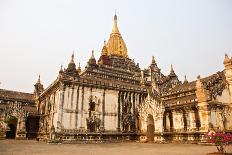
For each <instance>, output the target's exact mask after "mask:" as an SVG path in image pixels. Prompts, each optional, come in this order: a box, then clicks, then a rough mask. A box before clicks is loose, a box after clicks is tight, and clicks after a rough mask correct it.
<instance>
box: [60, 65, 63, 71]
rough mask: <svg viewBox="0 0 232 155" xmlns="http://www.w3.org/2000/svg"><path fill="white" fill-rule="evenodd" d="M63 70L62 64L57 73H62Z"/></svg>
mask: <svg viewBox="0 0 232 155" xmlns="http://www.w3.org/2000/svg"><path fill="white" fill-rule="evenodd" d="M62 72H63V65H60V71H59V73H62Z"/></svg>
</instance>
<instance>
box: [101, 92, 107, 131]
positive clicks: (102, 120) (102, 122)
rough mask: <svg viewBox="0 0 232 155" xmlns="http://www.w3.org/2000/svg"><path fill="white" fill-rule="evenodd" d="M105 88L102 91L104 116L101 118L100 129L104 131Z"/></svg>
mask: <svg viewBox="0 0 232 155" xmlns="http://www.w3.org/2000/svg"><path fill="white" fill-rule="evenodd" d="M105 91H106V90H105V89H104V91H103V93H102V115H101V116H102V118H101V125H100V130H101V131H104V130H105V96H106V94H105Z"/></svg>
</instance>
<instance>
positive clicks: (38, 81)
mask: <svg viewBox="0 0 232 155" xmlns="http://www.w3.org/2000/svg"><path fill="white" fill-rule="evenodd" d="M40 82H41V81H40V74H39V78H38V80H37V83H40Z"/></svg>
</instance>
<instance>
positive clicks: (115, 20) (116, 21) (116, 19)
mask: <svg viewBox="0 0 232 155" xmlns="http://www.w3.org/2000/svg"><path fill="white" fill-rule="evenodd" d="M112 33H119V30H118V18H117V15H116V12H115V15H114V26H113V30H112Z"/></svg>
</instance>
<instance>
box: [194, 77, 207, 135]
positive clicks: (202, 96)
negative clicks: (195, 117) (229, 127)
mask: <svg viewBox="0 0 232 155" xmlns="http://www.w3.org/2000/svg"><path fill="white" fill-rule="evenodd" d="M196 96H197V100H198V109H199V110H198V112H199V118H200V123H201V127H200V131H202V132H208V130H209V114H210V113H209V110H208V102H207V101H208V95H207V91H206V89H205V87H204V85H203V83H202V82H201V80H200V76H198V79H197V82H196Z"/></svg>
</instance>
